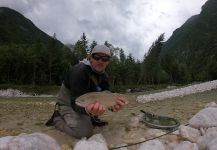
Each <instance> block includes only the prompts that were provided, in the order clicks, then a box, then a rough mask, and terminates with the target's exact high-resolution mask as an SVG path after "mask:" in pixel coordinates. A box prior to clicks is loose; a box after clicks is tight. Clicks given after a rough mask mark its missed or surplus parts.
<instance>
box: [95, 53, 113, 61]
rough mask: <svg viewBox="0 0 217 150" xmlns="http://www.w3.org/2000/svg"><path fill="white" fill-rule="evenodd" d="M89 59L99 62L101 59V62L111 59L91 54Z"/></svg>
mask: <svg viewBox="0 0 217 150" xmlns="http://www.w3.org/2000/svg"><path fill="white" fill-rule="evenodd" d="M91 57H92V58H93V59H94V60H96V61H99V60H100V59H101V60H102V61H103V62H107V61H109V60H110V59H111V57H109V56H100V55H97V54H93V55H92V56H91Z"/></svg>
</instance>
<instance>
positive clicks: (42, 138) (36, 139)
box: [0, 132, 60, 150]
mask: <svg viewBox="0 0 217 150" xmlns="http://www.w3.org/2000/svg"><path fill="white" fill-rule="evenodd" d="M0 149H1V150H6V149H7V150H34V149H35V150H45V149H46V150H60V146H59V145H58V143H57V142H56V141H55V140H54V139H53V138H51V137H50V136H48V135H46V134H43V133H38V132H36V133H32V134H25V133H22V134H20V135H18V136H6V137H2V138H0Z"/></svg>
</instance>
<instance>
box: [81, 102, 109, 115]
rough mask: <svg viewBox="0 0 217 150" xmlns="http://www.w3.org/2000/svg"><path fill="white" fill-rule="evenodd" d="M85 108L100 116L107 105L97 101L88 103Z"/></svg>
mask: <svg viewBox="0 0 217 150" xmlns="http://www.w3.org/2000/svg"><path fill="white" fill-rule="evenodd" d="M85 110H86V111H87V113H88V114H90V115H92V116H100V115H102V114H104V112H105V111H106V109H105V107H104V106H103V105H102V104H100V103H99V102H97V101H96V102H93V103H90V104H89V105H87V106H86V107H85Z"/></svg>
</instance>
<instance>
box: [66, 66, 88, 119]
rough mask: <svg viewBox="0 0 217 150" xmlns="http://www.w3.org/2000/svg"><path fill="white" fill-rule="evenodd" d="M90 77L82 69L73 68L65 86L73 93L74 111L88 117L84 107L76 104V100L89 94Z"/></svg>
mask: <svg viewBox="0 0 217 150" xmlns="http://www.w3.org/2000/svg"><path fill="white" fill-rule="evenodd" d="M88 81H89V79H88V75H87V74H86V72H85V70H84V69H82V68H76V67H75V68H72V69H71V70H70V71H69V73H68V75H67V76H66V78H65V79H64V84H65V86H66V87H67V88H68V89H69V90H70V92H71V95H72V96H71V107H72V108H73V110H74V111H76V112H78V113H82V114H85V115H88V114H87V113H86V111H85V108H84V107H81V106H78V105H76V104H75V99H76V98H77V97H79V96H80V95H83V94H85V93H87V92H88Z"/></svg>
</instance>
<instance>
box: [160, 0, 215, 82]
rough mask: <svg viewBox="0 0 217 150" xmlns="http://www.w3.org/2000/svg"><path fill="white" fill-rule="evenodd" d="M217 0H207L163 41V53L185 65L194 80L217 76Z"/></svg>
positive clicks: (163, 55)
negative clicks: (200, 8) (197, 13)
mask: <svg viewBox="0 0 217 150" xmlns="http://www.w3.org/2000/svg"><path fill="white" fill-rule="evenodd" d="M216 18H217V1H216V0H208V1H207V2H206V3H205V4H204V6H203V7H202V11H201V13H200V14H199V15H195V16H193V17H191V18H190V19H188V20H187V21H186V22H185V23H184V24H183V25H182V26H181V27H180V28H178V29H176V30H175V31H174V32H173V35H172V36H171V37H170V38H169V39H168V40H167V41H166V42H165V43H164V46H163V49H162V54H161V55H162V59H163V58H164V57H165V56H166V55H170V56H173V57H175V58H176V60H177V61H178V62H179V63H180V64H184V65H185V66H187V69H188V71H189V72H190V74H191V76H193V78H194V79H195V80H208V79H211V78H213V79H214V78H216V77H217V71H215V70H216V69H217V68H216V67H217V63H216V61H217V19H216Z"/></svg>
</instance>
